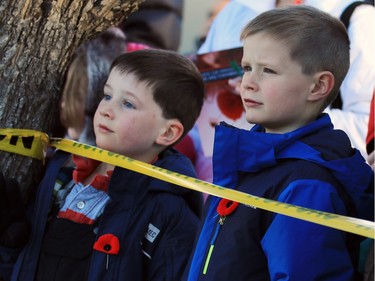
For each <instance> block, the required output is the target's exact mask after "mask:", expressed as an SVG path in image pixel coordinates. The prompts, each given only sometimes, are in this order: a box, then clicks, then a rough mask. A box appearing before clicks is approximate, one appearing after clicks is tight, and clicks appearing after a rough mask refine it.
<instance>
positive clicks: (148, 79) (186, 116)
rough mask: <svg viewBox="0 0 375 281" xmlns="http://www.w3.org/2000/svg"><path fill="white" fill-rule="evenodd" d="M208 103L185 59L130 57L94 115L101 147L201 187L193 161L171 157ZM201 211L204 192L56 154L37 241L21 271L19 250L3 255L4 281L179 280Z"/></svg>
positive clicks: (23, 256) (116, 65)
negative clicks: (195, 182)
mask: <svg viewBox="0 0 375 281" xmlns="http://www.w3.org/2000/svg"><path fill="white" fill-rule="evenodd" d="M160 69H163V71H160ZM203 98H204V86H203V80H202V77H201V75H200V73H199V71H198V70H197V68H196V66H195V65H194V63H193V62H192V61H191V60H189V59H188V58H186V57H184V56H183V55H180V54H178V53H177V52H173V51H166V50H141V51H134V52H130V53H125V54H122V55H120V56H119V57H117V58H116V60H115V61H114V62H113V63H112V65H111V67H110V74H109V77H108V79H107V81H106V83H105V85H104V96H103V98H102V100H101V101H100V103H99V105H98V108H97V110H96V112H95V115H94V121H93V122H94V125H93V127H94V131H95V136H96V139H95V141H96V144H97V146H98V147H99V148H102V149H105V150H109V151H112V152H114V153H118V154H121V155H124V156H127V157H130V158H132V159H135V160H138V161H142V162H145V163H150V164H153V165H154V166H156V167H160V168H164V169H168V170H172V171H174V172H176V173H179V174H182V175H186V176H190V177H194V176H195V171H194V167H193V165H192V164H191V162H190V160H189V159H188V158H187V157H185V156H184V155H182V154H181V153H179V152H177V151H176V150H174V149H172V148H171V147H172V146H173V144H174V143H176V142H178V141H179V140H180V139H181V138H183V136H184V135H185V134H186V133H187V132H188V131H189V129H190V128H191V127H192V126H193V125H194V123H195V121H196V118H197V117H198V116H199V113H200V110H201V107H202V104H203ZM202 202H203V199H202V195H201V194H200V193H198V192H195V191H191V190H189V189H184V188H182V187H179V186H176V185H174V184H171V183H168V182H165V181H161V180H159V179H154V178H150V177H148V176H146V175H143V174H140V173H138V172H135V171H131V170H129V169H123V168H120V167H114V166H113V165H110V164H108V163H104V162H98V161H95V160H92V159H89V158H83V157H79V156H76V155H71V154H69V153H66V152H64V151H61V150H57V151H56V152H55V154H54V156H53V158H52V159H51V160H50V161H49V167H48V169H47V171H46V173H45V177H44V178H43V180H42V182H41V184H40V186H39V189H38V194H37V197H36V200H35V208H34V213H33V214H32V222H31V225H32V231H31V237H30V238H29V240H28V243H27V244H26V246H25V247H24V248H23V249H22V251H21V253H20V255H19V258H18V260H17V261H16V263H15V265H14V259H15V256H16V254H17V252H19V251H20V250H21V249H20V248H16V249H14V248H11V247H7V245H0V276H2V278H3V279H4V280H5V281H7V280H10V279H11V280H22V281H29V280H30V281H44V280H45V281H51V280H54V281H59V280H69V281H75V280H77V281H84V280H88V281H99V280H100V281H104V280H108V281H109V280H111V281H116V280H134V281H137V280H179V279H180V276H181V275H182V272H183V270H184V267H185V265H186V262H187V259H188V257H189V254H190V252H191V249H192V246H193V243H194V237H195V230H196V229H197V226H198V221H199V217H200V213H201V208H202ZM0 210H1V211H3V208H0ZM8 212H9V210H7V213H1V214H0V218H3V217H4V216H6V215H7V214H8ZM0 222H1V221H0ZM186 230H189V231H186ZM13 266H14V267H13ZM12 267H13V272H12V277H11V278H10V276H7V275H6V273H9V269H10V268H12ZM5 269H7V271H6V270H5Z"/></svg>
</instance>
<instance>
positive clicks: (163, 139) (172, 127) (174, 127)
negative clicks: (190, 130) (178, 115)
mask: <svg viewBox="0 0 375 281" xmlns="http://www.w3.org/2000/svg"><path fill="white" fill-rule="evenodd" d="M183 133H184V126H183V125H182V124H181V122H180V121H178V120H177V119H171V120H168V123H167V125H166V127H165V130H164V131H163V132H162V133H161V134H160V135H159V136H158V138H157V139H156V143H157V144H159V145H163V146H170V145H172V144H173V143H175V142H176V141H177V140H179V139H180V137H181V136H182V134H183Z"/></svg>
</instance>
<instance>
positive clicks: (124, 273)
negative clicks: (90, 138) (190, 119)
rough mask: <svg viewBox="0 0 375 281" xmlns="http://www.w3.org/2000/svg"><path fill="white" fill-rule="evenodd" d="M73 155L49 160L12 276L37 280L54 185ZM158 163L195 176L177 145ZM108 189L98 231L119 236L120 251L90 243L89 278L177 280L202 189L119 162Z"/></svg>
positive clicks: (188, 250)
mask: <svg viewBox="0 0 375 281" xmlns="http://www.w3.org/2000/svg"><path fill="white" fill-rule="evenodd" d="M69 157H70V154H67V153H65V152H62V151H57V153H56V154H55V156H54V158H53V159H52V160H51V162H50V164H49V168H48V169H47V171H46V175H45V177H44V179H43V181H42V182H41V185H40V187H39V190H38V195H37V198H36V202H35V212H34V214H33V224H32V237H31V238H30V241H29V243H28V244H27V245H26V247H25V248H24V249H23V251H22V252H21V254H20V256H19V258H18V260H17V262H16V264H15V266H14V270H13V275H12V279H11V280H12V281H16V280H17V281H34V278H35V274H36V268H37V263H38V255H39V252H40V249H41V245H42V242H43V234H44V232H45V227H46V222H47V218H48V213H49V211H50V206H51V198H52V190H53V187H54V184H55V182H56V177H57V175H58V172H59V170H60V169H61V167H62V166H63V165H64V163H65V162H66V161H67V159H69ZM154 165H155V166H158V167H162V168H165V169H168V170H172V171H175V172H177V173H180V174H184V175H188V176H190V177H194V176H195V172H194V168H193V166H192V164H191V162H190V160H188V159H187V158H186V157H185V156H183V155H182V154H180V153H178V152H177V151H175V150H167V151H166V152H164V153H163V155H162V156H161V157H159V159H158V161H157V162H155V163H154ZM108 195H109V197H110V199H111V201H110V203H108V205H107V206H106V207H105V210H104V213H103V214H102V217H101V219H100V222H99V225H98V233H97V236H98V237H100V236H101V235H103V234H108V233H110V234H113V235H115V236H117V237H118V239H119V241H120V251H119V253H118V254H117V255H110V257H109V260H107V254H106V253H103V252H100V251H92V249H91V248H90V249H88V251H90V254H91V252H92V254H91V261H90V267H89V273H88V279H87V280H88V281H105V280H107V281H116V280H119V281H120V280H121V281H122V280H132V281H137V280H142V281H143V280H176V281H177V280H178V281H179V280H180V278H181V274H182V272H183V270H184V268H185V266H186V263H187V260H188V258H189V255H190V253H191V250H192V247H193V244H194V237H195V232H196V229H197V227H198V222H199V216H200V213H201V208H202V206H203V199H202V196H201V194H199V193H197V192H194V191H191V190H188V189H184V188H182V187H179V186H176V185H173V184H170V183H167V182H164V181H161V180H158V179H155V178H151V177H148V176H144V175H142V174H139V173H136V172H133V171H130V170H125V169H122V168H118V167H116V168H115V169H114V172H113V175H112V177H111V180H110V184H109V187H108ZM4 250H5V249H4V248H1V249H0V257H1V254H3V255H4V256H5V252H4ZM1 251H3V252H1ZM83 254H84V253H83ZM8 266H10V265H8ZM1 267H2V268H5V267H6V265H5V264H3V265H1ZM51 281H53V280H51ZM82 281H83V280H82Z"/></svg>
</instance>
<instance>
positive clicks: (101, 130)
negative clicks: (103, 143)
mask: <svg viewBox="0 0 375 281" xmlns="http://www.w3.org/2000/svg"><path fill="white" fill-rule="evenodd" d="M98 128H99V131H100V132H102V133H112V132H113V131H112V130H110V129H109V128H108V127H107V126H105V125H103V124H99V126H98Z"/></svg>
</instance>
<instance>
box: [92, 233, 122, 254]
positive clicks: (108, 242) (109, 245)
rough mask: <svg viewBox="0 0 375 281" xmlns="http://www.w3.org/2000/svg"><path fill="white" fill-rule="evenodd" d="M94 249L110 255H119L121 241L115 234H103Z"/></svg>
mask: <svg viewBox="0 0 375 281" xmlns="http://www.w3.org/2000/svg"><path fill="white" fill-rule="evenodd" d="M94 250H97V251H100V252H103V253H106V254H110V255H117V254H118V252H119V251H120V241H119V240H118V238H117V237H116V236H115V235H113V234H110V233H108V234H103V235H102V236H100V237H99V239H98V240H97V241H96V242H95V244H94Z"/></svg>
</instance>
